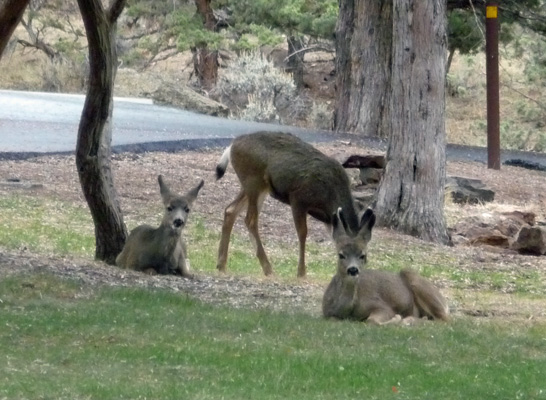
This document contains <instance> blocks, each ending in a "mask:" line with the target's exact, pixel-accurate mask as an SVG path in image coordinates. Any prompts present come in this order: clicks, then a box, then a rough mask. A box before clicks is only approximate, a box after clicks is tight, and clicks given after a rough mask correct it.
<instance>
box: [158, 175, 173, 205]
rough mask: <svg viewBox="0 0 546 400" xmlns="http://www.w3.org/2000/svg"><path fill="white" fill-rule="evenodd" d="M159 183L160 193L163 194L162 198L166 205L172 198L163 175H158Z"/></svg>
mask: <svg viewBox="0 0 546 400" xmlns="http://www.w3.org/2000/svg"><path fill="white" fill-rule="evenodd" d="M157 181H158V182H159V192H160V193H161V198H162V199H163V202H164V203H167V202H168V201H169V199H170V197H171V191H170V189H169V187H168V186H167V184H166V183H165V181H164V180H163V175H158V177H157Z"/></svg>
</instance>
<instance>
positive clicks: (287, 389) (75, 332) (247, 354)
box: [0, 195, 546, 399]
mask: <svg viewBox="0 0 546 400" xmlns="http://www.w3.org/2000/svg"><path fill="white" fill-rule="evenodd" d="M0 213H1V214H2V220H1V226H2V229H0V246H3V247H4V248H8V249H20V248H25V249H27V250H28V251H31V252H33V253H34V254H44V255H50V254H53V255H59V256H70V255H77V256H78V257H82V256H83V257H84V258H91V257H92V251H93V231H92V223H91V221H90V217H89V215H88V212H87V210H86V209H85V208H80V207H75V206H74V205H71V204H68V203H63V202H61V201H58V200H52V199H48V198H45V197H43V198H32V197H27V196H23V195H10V196H4V197H3V198H1V199H0ZM193 218H194V219H193V220H192V221H193V222H192V224H191V226H189V227H188V235H187V237H188V241H189V248H190V257H191V258H192V267H193V268H194V269H195V270H197V271H200V272H201V273H204V274H212V273H213V271H214V262H215V250H216V245H217V241H218V234H217V233H215V232H212V231H210V230H209V229H207V227H206V225H205V224H204V221H203V219H202V218H201V217H200V216H199V215H194V216H193ZM52 238H57V239H58V240H52ZM249 246H250V245H249V244H248V240H246V239H243V238H239V237H234V240H233V245H232V251H231V258H230V273H231V274H234V275H245V276H261V270H260V268H259V266H258V264H257V262H256V260H255V258H254V256H253V255H252V252H251V251H250V248H249ZM398 246H399V245H398ZM277 247H278V248H277ZM277 247H276V246H275V244H274V243H270V246H269V251H270V254H271V255H272V257H271V258H272V260H273V262H274V264H275V266H276V272H277V274H278V275H277V278H276V279H278V280H279V282H280V283H282V282H293V281H294V272H295V270H294V265H296V262H297V261H296V254H295V253H296V252H294V254H292V252H287V251H286V250H285V249H283V248H282V246H277ZM327 248H328V246H327V245H325V246H320V245H318V244H310V245H309V246H308V254H309V263H310V265H311V267H310V268H309V272H310V275H311V277H310V280H311V281H312V282H319V283H324V284H325V283H326V282H327V281H328V280H329V279H330V277H331V274H332V262H331V249H329V248H328V249H327ZM371 251H372V252H373V254H374V257H373V258H372V260H371V264H372V266H373V267H375V268H382V269H387V270H398V269H399V268H401V267H403V266H405V265H406V263H407V262H408V260H410V261H411V262H412V263H413V264H415V265H419V266H421V273H422V274H423V275H425V276H429V277H432V278H436V279H441V280H447V281H449V282H450V286H451V287H452V288H454V290H458V291H460V292H462V291H464V287H465V285H466V286H476V285H481V286H480V287H483V288H485V290H484V291H483V293H482V292H480V291H475V290H474V292H473V293H474V295H475V296H477V301H478V302H479V301H481V300H482V299H486V298H487V296H491V295H493V296H495V299H496V300H495V301H498V300H497V299H500V301H503V300H502V299H506V300H507V299H508V296H507V295H506V294H505V291H506V290H507V289H510V288H511V290H512V292H511V295H510V296H511V297H510V299H514V298H515V297H520V298H525V299H529V300H536V299H538V298H541V297H542V296H541V293H542V294H543V293H544V290H545V285H546V283H545V279H544V277H543V274H542V272H535V273H524V271H523V272H522V273H521V274H519V273H518V276H516V277H514V276H511V275H510V273H508V272H506V273H505V272H503V271H500V272H499V271H497V272H496V273H495V274H492V273H488V272H487V271H486V270H483V271H477V270H475V269H471V268H467V267H465V266H463V265H460V263H459V261H458V260H457V259H455V258H454V257H453V256H450V255H449V254H447V253H446V252H445V251H442V249H441V248H435V247H433V246H431V245H429V244H424V243H421V242H419V244H417V245H411V246H410V247H406V248H405V249H404V250H403V251H400V248H397V244H396V243H395V242H393V241H389V240H388V239H386V240H376V241H375V242H374V241H373V240H372V243H371ZM326 252H328V253H327V254H326ZM7 267H8V268H9V266H7ZM512 274H513V273H512ZM317 307H320V306H319V305H317ZM0 348H1V349H2V350H1V351H0V399H22V398H25V399H27V398H28V399H113V398H115V399H122V398H127V399H139V398H142V399H171V398H172V399H180V398H189V399H269V398H271V399H292V398H293V399H343V398H347V399H355V398H363V399H391V398H392V399H489V398H490V399H546V380H544V372H545V371H546V322H544V319H540V320H538V321H534V320H529V321H525V319H524V318H521V317H520V318H517V319H514V318H510V317H507V318H472V317H468V316H461V315H459V316H457V317H456V318H454V319H453V320H452V321H451V322H449V323H432V322H431V323H423V324H418V325H416V326H411V327H406V326H396V325H394V326H383V327H375V326H369V325H366V324H363V323H355V322H348V321H331V320H324V319H322V318H320V317H317V316H313V315H309V314H303V313H284V312H274V311H268V310H261V311H260V310H253V309H234V308H228V307H222V306H213V305H209V304H204V303H201V302H200V301H198V300H196V299H192V298H189V297H187V295H184V294H182V293H174V292H171V291H168V290H160V289H150V288H112V287H106V286H101V285H99V286H90V285H88V284H82V283H81V282H78V281H75V280H69V279H65V278H61V277H59V276H55V275H52V274H48V273H34V274H27V273H24V274H14V275H9V276H8V277H5V278H3V279H2V280H0Z"/></svg>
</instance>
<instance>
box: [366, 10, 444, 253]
mask: <svg viewBox="0 0 546 400" xmlns="http://www.w3.org/2000/svg"><path fill="white" fill-rule="evenodd" d="M445 7H446V5H445V0H427V1H421V0H410V1H408V0H395V1H394V9H393V19H394V24H393V26H394V31H393V59H392V65H393V68H392V83H391V84H392V89H391V90H392V92H391V93H392V94H391V95H392V97H391V102H390V105H391V120H390V121H391V124H392V125H391V140H390V143H389V148H388V151H387V166H386V169H385V174H384V177H383V181H382V182H381V186H380V188H379V191H378V200H377V208H376V211H377V215H378V217H379V223H380V224H381V225H383V226H389V227H393V228H395V229H397V230H400V231H402V232H405V233H408V234H411V235H414V236H418V237H420V238H423V239H425V240H429V241H434V242H440V243H445V244H447V243H449V242H450V238H449V235H448V233H447V228H446V223H445V218H444V213H443V209H444V186H445V161H446V156H445V66H446V62H445V56H446V46H447V42H446V41H447V38H446V10H445Z"/></svg>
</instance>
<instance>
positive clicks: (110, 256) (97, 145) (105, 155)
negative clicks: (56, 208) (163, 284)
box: [76, 0, 127, 264]
mask: <svg viewBox="0 0 546 400" xmlns="http://www.w3.org/2000/svg"><path fill="white" fill-rule="evenodd" d="M124 3H125V0H118V1H117V2H115V3H113V5H112V8H111V9H110V10H109V12H105V11H104V10H103V8H102V5H101V1H100V0H78V5H79V7H80V11H81V14H82V18H83V22H84V25H85V29H86V33H87V40H88V44H89V69H90V72H89V88H88V90H87V96H86V99H85V104H84V107H83V111H82V116H81V120H80V126H79V131H78V142H77V148H76V165H77V167H78V174H79V178H80V183H81V187H82V190H83V194H84V196H85V199H86V201H87V204H88V205H89V209H90V211H91V215H92V217H93V222H94V224H95V239H96V249H95V257H96V258H97V259H98V260H103V261H105V262H107V263H109V264H114V263H115V259H116V256H117V255H118V254H119V253H120V252H121V250H122V248H123V245H124V243H125V239H126V237H127V231H126V228H125V224H124V223H123V217H122V213H121V208H120V206H119V203H118V201H117V197H116V193H115V190H114V184H113V178H112V170H111V167H110V155H111V149H110V146H111V141H112V110H113V88H114V78H115V74H116V67H117V55H116V47H115V34H116V19H117V17H118V16H119V13H121V10H122V9H123V6H124Z"/></svg>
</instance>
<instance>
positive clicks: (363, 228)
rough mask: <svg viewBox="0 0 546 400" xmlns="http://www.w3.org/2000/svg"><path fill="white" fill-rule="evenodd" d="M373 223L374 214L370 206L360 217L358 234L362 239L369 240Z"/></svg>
mask: <svg viewBox="0 0 546 400" xmlns="http://www.w3.org/2000/svg"><path fill="white" fill-rule="evenodd" d="M374 225H375V214H374V213H373V210H372V209H371V208H368V209H367V210H366V212H365V213H364V215H362V218H361V219H360V226H359V230H358V234H359V235H360V237H362V238H363V239H364V240H366V241H369V240H370V239H371V238H372V228H373V226H374Z"/></svg>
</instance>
